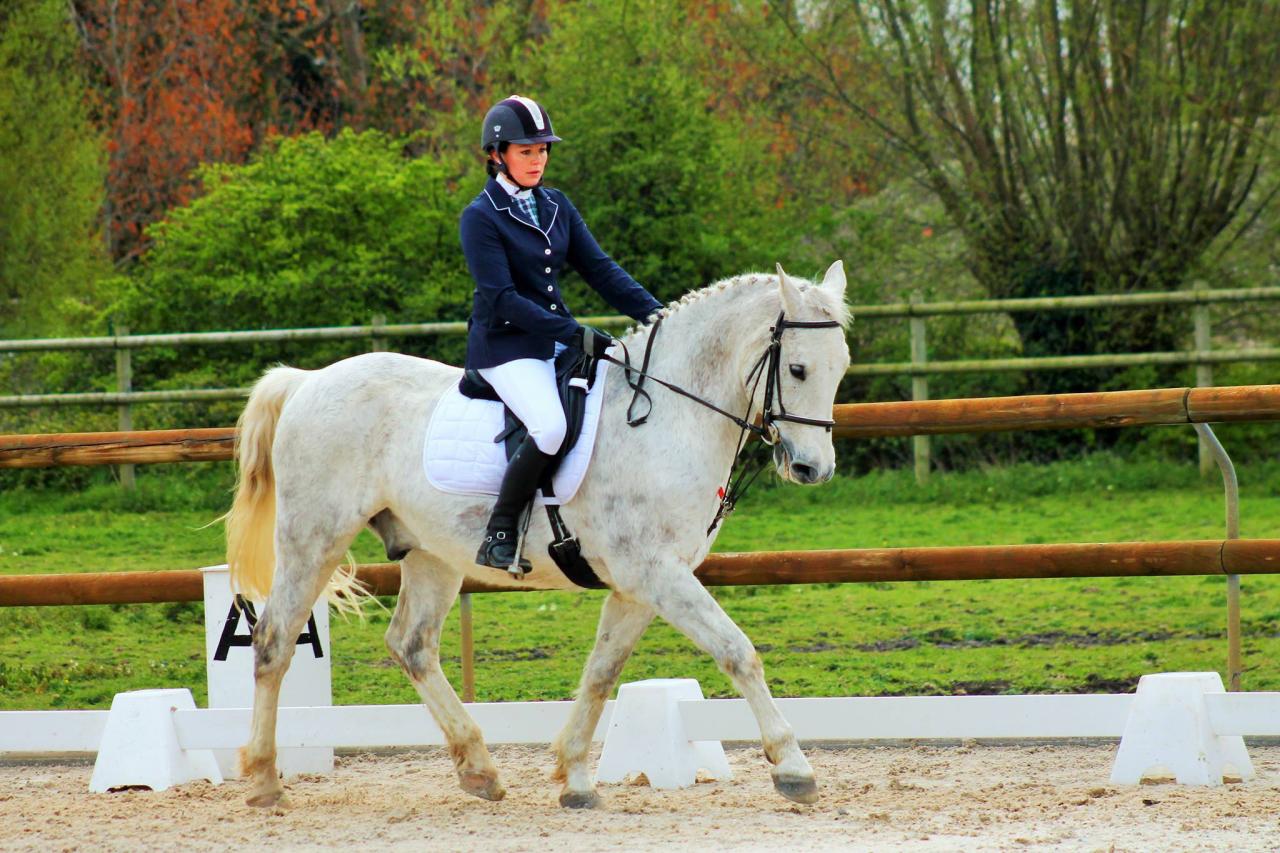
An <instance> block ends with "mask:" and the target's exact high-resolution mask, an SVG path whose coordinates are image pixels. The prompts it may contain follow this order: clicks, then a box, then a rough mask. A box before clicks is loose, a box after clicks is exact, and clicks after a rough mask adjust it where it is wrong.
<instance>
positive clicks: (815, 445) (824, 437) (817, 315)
mask: <svg viewBox="0 0 1280 853" xmlns="http://www.w3.org/2000/svg"><path fill="white" fill-rule="evenodd" d="M845 283H846V282H845V275H844V264H843V263H842V262H841V261H836V262H835V263H833V264H832V265H831V266H830V267H829V268H828V269H827V272H826V274H825V275H824V276H823V279H822V283H821V284H818V285H815V284H813V283H812V282H808V281H804V280H797V279H794V278H792V277H790V276H788V275H787V274H786V272H784V271H783V269H782V265H781V264H779V265H778V296H779V300H780V304H781V311H780V315H779V321H780V322H779V323H778V324H775V327H774V328H773V329H772V330H771V336H772V337H771V343H770V345H771V347H772V349H773V352H771V354H770V356H769V358H768V359H766V361H767V362H768V363H767V364H765V365H764V369H765V370H767V371H770V372H771V376H770V375H766V376H765V377H764V379H765V382H766V383H770V384H771V386H772V387H769V385H766V391H765V398H764V401H763V403H762V405H763V409H764V410H763V414H762V418H763V421H764V426H765V429H766V430H767V431H768V432H769V433H770V435H771V438H772V441H773V462H774V465H775V466H776V467H777V469H778V473H779V475H781V476H782V477H783V478H784V479H787V480H790V481H791V482H793V483H800V484H802V485H811V484H814V483H825V482H826V481H827V480H830V479H831V477H832V475H833V474H835V470H836V452H835V447H834V446H833V445H832V441H831V422H830V418H831V411H832V406H833V404H834V403H835V397H836V389H837V388H838V387H839V385H840V380H841V379H843V378H844V375H845V371H846V370H847V369H848V367H849V346H848V344H847V343H846V342H845V334H844V330H845V326H847V325H848V322H849V311H848V308H847V306H846V305H845V301H844V292H845ZM770 392H771V393H770Z"/></svg>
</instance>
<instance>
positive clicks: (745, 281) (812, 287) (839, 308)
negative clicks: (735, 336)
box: [622, 272, 851, 337]
mask: <svg viewBox="0 0 1280 853" xmlns="http://www.w3.org/2000/svg"><path fill="white" fill-rule="evenodd" d="M787 278H789V279H791V281H792V282H794V283H795V284H796V286H797V287H798V288H799V289H800V292H801V293H802V294H804V295H805V297H806V298H807V299H810V300H814V301H816V303H817V304H816V305H815V307H816V308H817V309H818V310H819V311H821V312H822V313H824V314H826V315H827V316H829V317H830V318H831V319H833V320H836V321H838V322H839V323H840V325H841V326H844V327H848V325H849V320H850V319H851V317H850V314H849V307H848V305H846V304H845V302H844V300H843V299H840V298H836V297H835V296H833V295H832V294H830V293H829V292H828V291H825V290H823V289H822V288H821V287H819V286H818V285H817V284H815V283H814V282H812V281H810V280H809V279H805V278H797V277H795V276H792V275H788V276H787ZM758 285H768V286H769V287H772V288H776V287H777V286H778V276H777V274H776V273H762V272H752V273H742V274H741V275H735V276H730V277H729V278H723V279H720V280H719V281H717V282H713V283H712V284H709V285H707V286H706V287H701V288H698V289H697V290H691V291H689V292H688V293H686V294H684V295H683V296H681V297H680V298H679V299H677V300H675V301H673V302H670V303H668V304H667V305H666V306H665V307H664V308H662V309H661V310H659V311H656V312H654V314H653V315H651V316H650V317H649V320H648V321H647V322H645V323H637V324H636V325H634V326H631V327H630V328H628V329H627V330H626V331H625V332H623V333H622V336H623V337H630V336H631V335H632V334H634V333H636V332H639V331H642V330H644V329H646V328H648V327H649V326H650V325H652V324H653V321H654V320H657V319H664V320H665V319H667V318H669V317H673V316H675V315H676V314H678V313H680V312H681V311H683V310H684V309H686V308H688V307H690V306H692V305H700V304H701V303H703V302H705V301H706V300H707V299H709V298H711V297H714V296H718V295H720V294H721V293H724V292H725V291H728V290H735V289H738V288H741V289H743V290H746V289H748V288H753V287H755V286H758Z"/></svg>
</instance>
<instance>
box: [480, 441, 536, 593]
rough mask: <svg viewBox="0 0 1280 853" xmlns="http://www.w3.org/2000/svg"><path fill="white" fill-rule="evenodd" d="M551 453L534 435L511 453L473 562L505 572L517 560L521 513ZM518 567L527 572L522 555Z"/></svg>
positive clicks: (527, 564)
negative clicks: (491, 513)
mask: <svg viewBox="0 0 1280 853" xmlns="http://www.w3.org/2000/svg"><path fill="white" fill-rule="evenodd" d="M554 458H555V457H554V456H551V455H548V454H546V453H543V452H542V451H541V450H539V449H538V445H537V444H535V443H534V441H533V438H532V437H530V436H525V439H524V441H522V442H520V446H519V447H517V448H516V452H515V453H514V454H512V456H511V461H510V462H508V463H507V472H506V473H505V474H503V475H502V487H501V488H500V489H498V502H497V503H496V504H494V506H493V515H491V516H490V517H489V525H488V527H487V528H486V529H485V532H484V542H483V543H481V545H480V550H479V552H478V553H477V554H476V563H478V564H479V565H481V566H489V567H491V568H494V569H502V570H503V571H506V570H507V569H509V568H510V567H511V564H512V563H514V562H515V561H516V541H517V539H518V537H519V531H518V530H517V528H518V526H519V524H520V513H521V512H522V511H523V510H524V508H525V506H526V505H527V504H528V503H529V501H530V500H532V498H533V493H534V492H536V491H537V489H538V482H539V481H540V480H541V479H542V473H543V472H544V471H546V470H547V465H548V464H549V463H550V462H551V460H552V459H554ZM520 568H521V569H522V570H523V571H526V572H527V571H529V569H531V568H532V566H531V565H530V564H529V561H528V560H526V559H525V558H524V557H521V558H520Z"/></svg>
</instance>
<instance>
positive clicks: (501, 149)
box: [484, 142, 511, 178]
mask: <svg viewBox="0 0 1280 853" xmlns="http://www.w3.org/2000/svg"><path fill="white" fill-rule="evenodd" d="M510 145H511V143H510V142H499V143H498V153H499V154H506V153H507V148H508V146H510ZM492 151H493V149H492V148H488V149H486V150H485V152H484V154H485V157H484V170H485V171H486V172H487V173H488V174H489V177H491V178H496V177H498V164H497V163H495V162H493V158H492V157H490V156H489V154H490V153H492Z"/></svg>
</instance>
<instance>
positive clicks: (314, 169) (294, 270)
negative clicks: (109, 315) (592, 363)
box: [116, 129, 474, 332]
mask: <svg viewBox="0 0 1280 853" xmlns="http://www.w3.org/2000/svg"><path fill="white" fill-rule="evenodd" d="M403 149H404V144H403V142H402V141H401V140H397V139H394V138H391V137H388V136H386V135H385V134H382V133H380V132H378V131H365V132H364V133H355V132H354V131H351V130H349V129H348V130H344V131H342V132H341V133H339V134H338V135H337V136H336V137H335V138H333V139H332V140H326V139H325V138H324V137H323V136H322V135H321V134H319V133H309V134H305V135H302V136H298V137H292V138H286V139H277V140H273V141H272V142H271V143H270V144H268V145H267V146H265V147H264V148H263V149H262V150H260V151H259V152H258V153H256V154H255V155H254V156H253V158H252V159H251V161H250V162H249V163H247V164H245V165H231V164H216V163H215V164H208V165H205V166H202V167H201V168H200V169H199V171H198V172H197V177H198V179H199V180H200V181H201V183H202V185H203V187H204V192H203V194H202V195H200V196H199V197H198V198H196V199H194V200H193V201H192V202H191V203H190V204H188V205H186V206H184V207H180V208H176V209H174V210H172V211H171V212H170V213H169V216H168V218H167V219H166V220H165V221H163V222H161V223H158V224H156V225H155V226H154V227H153V229H152V230H153V234H154V237H155V243H154V245H153V246H152V248H151V250H150V251H149V252H148V253H147V255H146V256H145V258H144V260H143V262H142V264H141V265H140V266H139V267H138V269H137V270H136V272H135V274H134V275H131V276H130V277H128V279H122V280H121V286H122V288H123V289H122V291H121V292H120V294H119V297H118V302H117V305H116V310H117V311H118V312H119V313H120V314H121V316H122V317H124V318H125V319H127V320H128V321H129V323H130V326H131V327H132V328H133V329H134V330H135V331H156V332H159V331H175V330H184V331H185V330H199V329H248V328H289V327H299V326H327V325H346V324H359V323H367V322H368V321H369V318H370V316H371V315H372V314H373V313H383V314H385V315H387V317H388V318H390V319H392V320H397V319H399V320H405V321H422V320H429V319H437V318H442V317H447V318H449V319H462V318H464V317H465V316H466V314H467V312H468V311H469V310H470V301H469V300H468V299H467V298H466V297H467V295H468V294H469V291H470V284H469V278H468V277H467V274H466V268H465V265H464V262H463V258H462V253H461V251H460V249H459V248H458V237H457V222H458V216H459V214H460V213H461V209H462V207H463V205H464V204H465V203H466V201H469V200H470V194H465V193H464V194H458V193H455V192H452V191H450V190H449V189H448V187H447V186H446V184H445V181H444V175H443V171H442V170H441V168H440V167H439V166H438V165H437V164H435V163H434V162H432V161H431V160H430V159H428V158H409V157H406V156H404V153H403ZM471 189H473V190H474V187H472V188H471Z"/></svg>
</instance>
